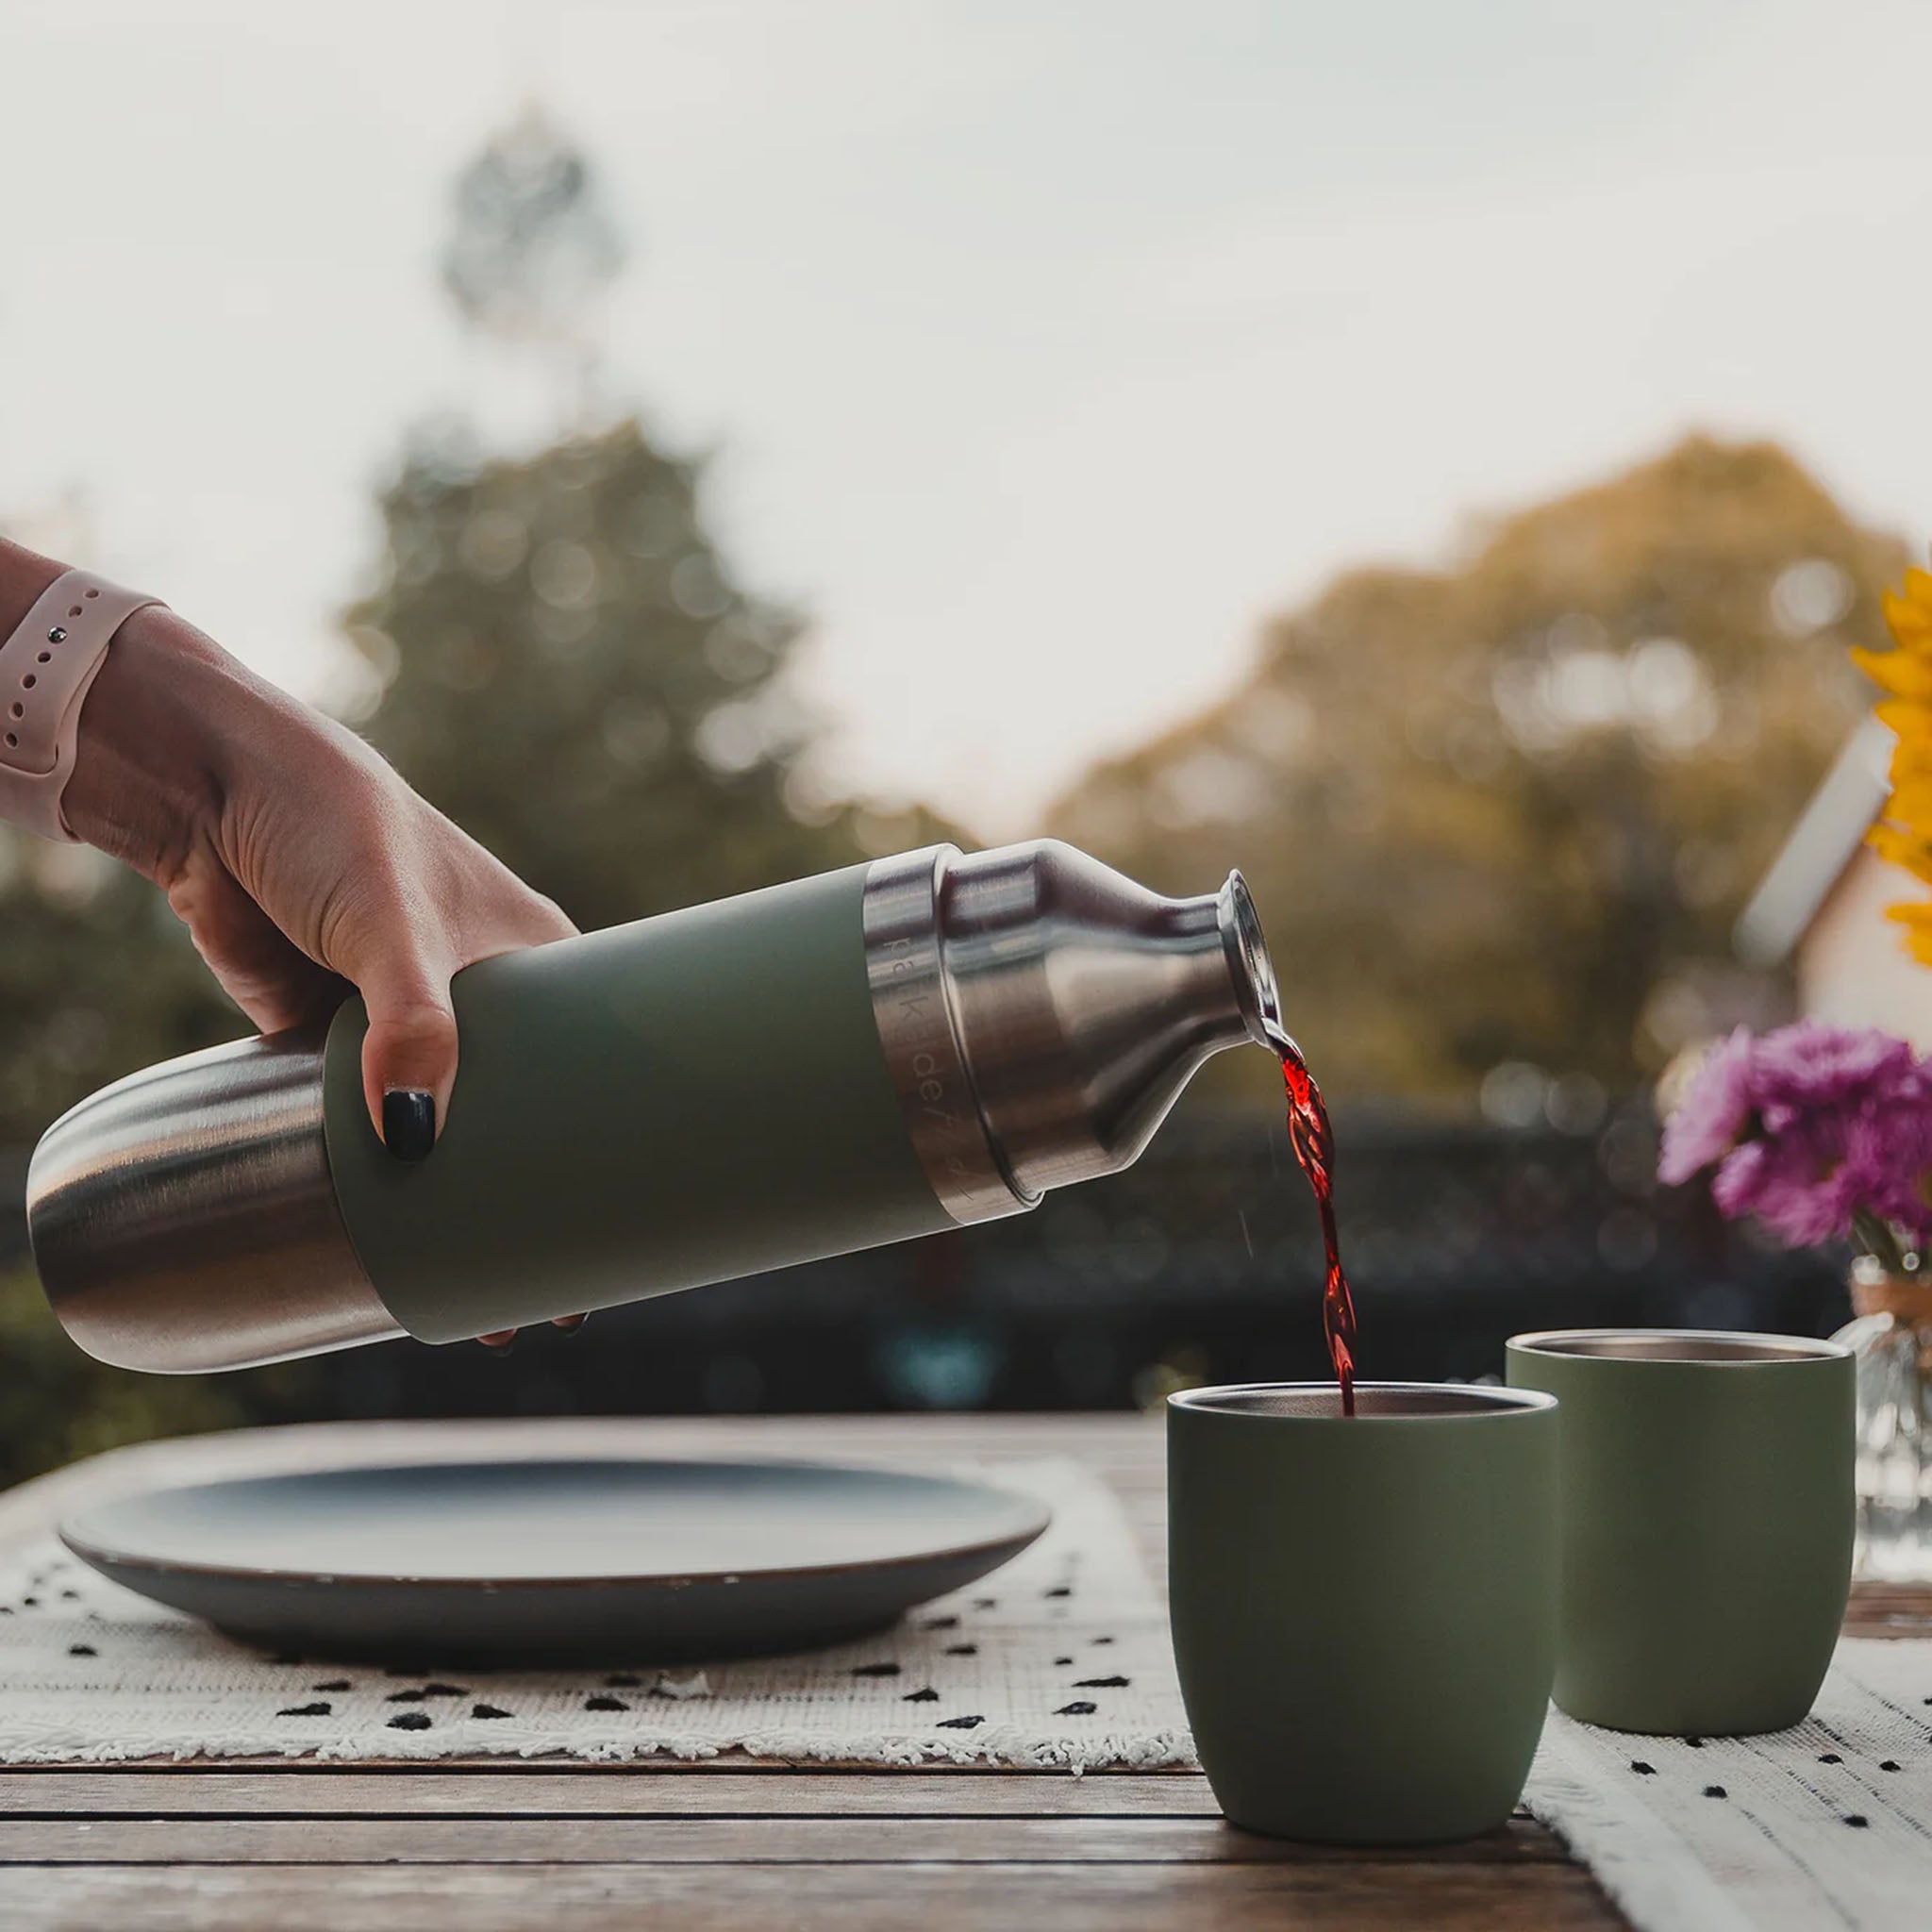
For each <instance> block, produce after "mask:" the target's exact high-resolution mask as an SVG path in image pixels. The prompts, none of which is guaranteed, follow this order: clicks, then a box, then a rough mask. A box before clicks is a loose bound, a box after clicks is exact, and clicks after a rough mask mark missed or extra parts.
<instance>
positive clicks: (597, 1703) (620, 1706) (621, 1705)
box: [584, 1697, 630, 1710]
mask: <svg viewBox="0 0 1932 1932" xmlns="http://www.w3.org/2000/svg"><path fill="white" fill-rule="evenodd" d="M584 1708H585V1709H586V1710H628V1709H629V1708H630V1706H629V1705H627V1704H626V1703H625V1701H624V1699H623V1698H621V1697H587V1698H585V1699H584Z"/></svg>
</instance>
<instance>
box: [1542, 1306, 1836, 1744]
mask: <svg viewBox="0 0 1932 1932" xmlns="http://www.w3.org/2000/svg"><path fill="white" fill-rule="evenodd" d="M1507 1366H1508V1381H1509V1383H1510V1386H1511V1387H1513V1388H1519V1389H1541V1390H1544V1391H1548V1392H1549V1393H1550V1394H1552V1395H1554V1396H1556V1397H1557V1401H1558V1403H1559V1404H1560V1406H1561V1407H1560V1414H1559V1417H1558V1427H1557V1436H1558V1439H1559V1440H1558V1466H1559V1472H1560V1477H1559V1480H1560V1489H1561V1495H1562V1589H1561V1595H1560V1623H1559V1641H1558V1644H1557V1689H1556V1698H1557V1705H1558V1706H1559V1707H1561V1708H1562V1709H1563V1710H1565V1711H1567V1712H1568V1713H1569V1715H1570V1716H1572V1717H1574V1718H1580V1719H1582V1720H1583V1722H1584V1723H1586V1724H1605V1725H1607V1726H1608V1727H1609V1728H1610V1729H1612V1730H1619V1731H1651V1732H1674V1733H1676V1734H1678V1735H1680V1736H1683V1735H1689V1736H1693V1737H1695V1736H1709V1737H1724V1736H1737V1735H1742V1734H1745V1733H1750V1732H1757V1731H1780V1730H1784V1729H1785V1728H1786V1727H1787V1726H1789V1725H1791V1724H1798V1723H1801V1722H1802V1721H1803V1719H1804V1717H1805V1715H1806V1713H1807V1711H1808V1710H1809V1709H1810V1708H1811V1703H1812V1700H1813V1699H1814V1698H1815V1697H1816V1696H1817V1694H1818V1687H1819V1685H1820V1684H1822V1683H1823V1682H1824V1673H1825V1670H1826V1668H1827V1666H1828V1665H1829V1664H1830V1662H1831V1652H1832V1645H1833V1644H1834V1643H1835V1642H1836V1641H1838V1631H1839V1624H1840V1620H1841V1619H1842V1618H1843V1616H1844V1609H1845V1598H1846V1594H1847V1592H1848V1591H1849V1590H1850V1587H1851V1568H1852V1520H1853V1492H1852V1454H1853V1425H1854V1412H1855V1411H1854V1396H1855V1390H1854V1364H1853V1361H1852V1357H1851V1355H1850V1353H1849V1351H1847V1350H1845V1349H1843V1348H1840V1347H1839V1346H1838V1345H1837V1344H1836V1343H1835V1342H1830V1341H1808V1340H1806V1339H1804V1338H1802V1337H1796V1336H1782V1335H1741V1334H1737V1335H1734V1334H1724V1333H1718V1332H1713V1331H1704V1330H1695V1329H1661V1328H1656V1329H1642V1328H1633V1329H1607V1328H1578V1329H1567V1330H1561V1329H1558V1330H1550V1331H1548V1332H1546V1333H1542V1334H1536V1335H1519V1336H1517V1337H1515V1339H1514V1340H1513V1341H1510V1342H1509V1344H1508V1347H1507Z"/></svg>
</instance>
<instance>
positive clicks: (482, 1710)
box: [470, 1704, 509, 1717]
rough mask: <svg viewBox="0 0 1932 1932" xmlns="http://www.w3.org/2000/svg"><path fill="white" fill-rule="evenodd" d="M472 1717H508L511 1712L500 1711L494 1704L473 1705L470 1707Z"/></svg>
mask: <svg viewBox="0 0 1932 1932" xmlns="http://www.w3.org/2000/svg"><path fill="white" fill-rule="evenodd" d="M470 1715H471V1716H472V1717H508V1715H509V1712H508V1711H507V1710H499V1709H498V1708H497V1707H496V1706H495V1705H493V1704H473V1705H472V1706H471V1707H470Z"/></svg>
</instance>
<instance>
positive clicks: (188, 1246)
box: [27, 1032, 403, 1374]
mask: <svg viewBox="0 0 1932 1932" xmlns="http://www.w3.org/2000/svg"><path fill="white" fill-rule="evenodd" d="M323 1038H324V1036H323V1035H322V1034H320V1033H316V1032H294V1033H277V1034H271V1035H269V1036H268V1037H267V1038H265V1039H258V1040H237V1041H230V1042H229V1043H228V1044H227V1045H225V1046H214V1047H209V1048H208V1049H207V1050H206V1051H205V1052H202V1053H192V1054H188V1055H185V1056H184V1057H183V1058H180V1059H174V1060H167V1061H164V1062H163V1063H162V1064H161V1065H159V1066H158V1067H148V1068H145V1069H144V1070H143V1071H142V1072H141V1073H139V1074H129V1075H128V1077H127V1078H126V1079H125V1080H117V1081H116V1082H115V1083H114V1084H113V1086H111V1087H104V1088H103V1089H102V1090H101V1091H99V1092H98V1093H95V1094H92V1095H90V1096H89V1098H87V1099H86V1100H84V1101H82V1102H81V1103H80V1105H79V1106H78V1107H76V1108H73V1109H72V1110H71V1111H70V1112H68V1113H66V1114H64V1115H62V1116H61V1118H60V1119H59V1120H58V1121H57V1122H56V1123H55V1124H54V1125H53V1126H52V1127H50V1128H49V1129H48V1130H47V1133H46V1135H45V1137H44V1138H43V1139H42V1141H41V1144H40V1145H39V1147H37V1148H36V1149H35V1150H34V1158H33V1165H32V1167H31V1168H30V1169H29V1170H28V1173H27V1224H28V1227H29V1229H30V1231H31V1233H32V1237H33V1246H34V1258H35V1260H36V1261H37V1262H38V1264H39V1266H40V1272H41V1282H42V1286H43V1287H44V1288H45V1290H46V1292H47V1299H48V1301H49V1302H50V1303H51V1304H52V1306H53V1309H54V1312H55V1314H56V1315H58V1317H59V1319H60V1324H61V1326H62V1327H64V1328H65V1329H66V1330H67V1332H68V1334H69V1335H71V1336H72V1337H73V1338H74V1340H75V1341H77V1342H78V1343H79V1344H80V1345H81V1347H82V1348H84V1349H86V1350H87V1352H88V1354H90V1355H91V1356H93V1357H96V1358H97V1359H98V1360H100V1361H104V1362H110V1363H112V1364H113V1365H114V1366H115V1367H116V1368H123V1369H145V1370H148V1371H150V1372H151V1373H156V1374H197V1373H200V1372H201V1371H203V1370H210V1369H238V1368H247V1367H251V1366H258V1365H260V1364H261V1363H264V1362H275V1361H287V1360H289V1359H291V1357H295V1356H305V1355H319V1354H321V1353H323V1352H324V1351H325V1350H328V1349H334V1348H348V1347H351V1346H353V1345H354V1344H355V1343H357V1342H358V1341H388V1340H390V1339H391V1338H393V1337H395V1336H398V1335H400V1334H402V1333H403V1330H402V1329H401V1328H399V1327H398V1326H397V1325H396V1322H395V1318H394V1317H393V1316H392V1315H391V1313H390V1311H389V1309H388V1308H386V1307H384V1306H383V1304H382V1300H381V1298H380V1297H379V1296H378V1295H377V1294H376V1292H375V1289H374V1288H373V1287H372V1286H371V1285H370V1281H369V1277H368V1276H367V1275H366V1274H364V1273H363V1272H362V1264H361V1263H360V1262H359V1261H358V1259H357V1258H356V1250H355V1248H354V1246H353V1245H352V1244H351V1242H350V1241H349V1234H348V1229H347V1228H346V1227H344V1226H343V1224H342V1216H341V1208H339V1207H338V1206H337V1203H336V1191H335V1183H334V1181H333V1180H332V1179H331V1178H330V1175H329V1167H328V1154H327V1151H326V1149H325V1145H324V1142H323V1131H322V1047H323Z"/></svg>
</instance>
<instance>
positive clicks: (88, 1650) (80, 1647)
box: [67, 1643, 100, 1657]
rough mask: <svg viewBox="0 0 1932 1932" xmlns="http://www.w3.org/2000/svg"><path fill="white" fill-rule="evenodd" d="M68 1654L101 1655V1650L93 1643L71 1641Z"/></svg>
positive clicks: (78, 1655)
mask: <svg viewBox="0 0 1932 1932" xmlns="http://www.w3.org/2000/svg"><path fill="white" fill-rule="evenodd" d="M67 1655H68V1656H69V1657H99V1656H100V1652H99V1651H97V1650H96V1649H95V1648H94V1647H93V1645H92V1643H70V1644H69V1645H68V1646H67Z"/></svg>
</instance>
